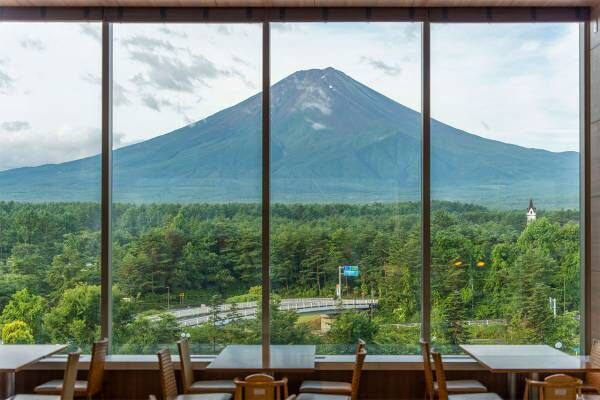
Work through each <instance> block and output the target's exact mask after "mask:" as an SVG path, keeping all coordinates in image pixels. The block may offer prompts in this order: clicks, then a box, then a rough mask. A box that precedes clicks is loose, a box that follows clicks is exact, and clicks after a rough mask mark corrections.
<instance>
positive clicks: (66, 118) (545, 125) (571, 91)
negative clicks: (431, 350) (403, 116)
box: [0, 23, 579, 168]
mask: <svg viewBox="0 0 600 400" xmlns="http://www.w3.org/2000/svg"><path fill="white" fill-rule="evenodd" d="M272 27H273V28H272V47H271V57H272V60H271V61H272V65H271V71H272V76H271V80H272V81H273V82H276V81H278V80H280V79H282V78H283V77H285V76H288V75H290V74H291V73H293V72H295V71H297V70H301V69H310V68H326V67H329V66H331V67H334V68H337V69H339V70H341V71H343V72H345V73H346V74H348V75H349V76H351V77H352V78H354V79H356V80H358V81H360V82H362V83H364V84H366V85H367V86H370V87H372V88H373V89H375V90H377V91H379V92H381V93H383V94H384V95H386V96H388V97H390V98H392V99H394V100H396V101H398V102H400V103H402V104H404V105H406V106H408V107H410V108H412V109H415V110H419V109H420V103H421V94H420V90H421V82H420V76H421V75H420V74H421V71H420V33H419V32H420V25H419V24H418V23H360V24H358V23H328V24H322V23H305V24H300V23H294V24H273V25H272ZM0 36H1V37H2V38H3V55H2V59H0V121H3V123H4V124H6V123H9V124H10V123H12V122H18V121H21V122H24V123H25V124H28V125H27V126H26V125H24V124H22V125H21V127H23V128H26V129H20V130H19V129H15V130H13V131H11V127H12V128H14V127H17V125H14V126H11V125H5V126H4V128H3V129H2V128H0V131H1V134H2V135H3V139H4V138H5V137H6V139H7V140H8V141H6V142H3V145H2V147H1V148H0V158H1V160H2V161H0V168H10V167H16V166H22V165H27V164H30V165H35V164H39V163H46V162H61V161H66V160H70V159H73V158H77V157H81V156H85V155H89V154H92V153H93V152H94V151H96V152H97V151H99V146H97V145H96V144H95V143H94V141H93V138H94V137H95V133H94V132H98V129H99V127H100V99H101V92H100V84H99V83H100V78H99V77H100V74H101V64H100V63H101V51H100V39H101V30H100V24H98V23H93V24H88V23H81V24H72V23H53V24H44V23H2V24H0ZM114 37H115V45H114V60H115V64H114V79H115V80H114V85H115V86H114V91H113V99H114V104H115V106H116V108H115V113H114V127H115V131H116V132H119V135H118V137H117V136H115V140H114V141H115V146H122V145H126V144H130V143H135V142H139V141H142V140H145V139H148V138H150V137H154V136H156V135H160V134H163V133H166V132H169V131H172V130H174V129H176V128H179V127H181V126H183V125H185V124H187V123H190V122H193V121H199V120H202V119H204V118H206V117H208V116H210V115H211V114H213V113H215V112H217V111H220V110H222V109H224V108H226V107H229V106H231V105H233V104H236V103H238V102H240V101H242V100H244V99H246V98H248V97H250V96H251V95H254V94H255V93H256V92H258V91H260V88H261V82H262V78H261V70H262V68H261V39H262V36H261V26H260V25H259V24H238V25H233V24H232V25H227V26H219V25H218V24H217V25H213V24H211V25H198V24H169V25H166V24H116V25H115V26H114ZM90 38H92V39H93V40H90ZM32 49H38V50H40V49H43V50H44V51H31V50H32ZM578 51H579V50H578V26H577V24H496V25H491V24H477V25H476V24H470V25H469V24H454V25H450V24H448V25H442V24H439V25H433V30H432V79H433V81H432V95H433V97H432V112H433V115H434V116H435V117H436V118H438V119H440V120H442V121H443V122H446V123H448V124H450V125H453V126H455V127H457V128H460V129H464V130H466V131H468V132H472V133H475V134H479V135H482V136H485V137H489V138H492V139H497V140H502V141H507V142H511V143H516V144H519V145H523V146H527V147H538V148H546V149H550V150H557V151H558V150H576V149H577V148H578V104H579V101H578V100H579V99H578V87H579V84H578ZM140 55H141V56H140ZM136 77H137V78H136ZM336 89H338V88H336ZM304 100H305V102H304V106H305V107H306V106H308V107H312V108H316V109H318V110H320V111H321V112H322V113H323V114H324V115H327V114H328V113H331V109H330V107H329V105H328V102H327V93H318V92H314V93H313V92H308V94H307V98H306V99H304ZM321 125H322V123H321V122H315V123H314V124H313V128H314V129H317V130H318V129H321V128H322V127H321ZM6 127H8V128H9V129H6ZM434 139H435V138H434ZM21 149H31V151H24V150H21ZM27 157H29V159H28V158H27Z"/></svg>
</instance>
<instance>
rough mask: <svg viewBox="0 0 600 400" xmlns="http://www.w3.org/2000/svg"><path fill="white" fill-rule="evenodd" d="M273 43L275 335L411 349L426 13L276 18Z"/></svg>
mask: <svg viewBox="0 0 600 400" xmlns="http://www.w3.org/2000/svg"><path fill="white" fill-rule="evenodd" d="M271 43H272V45H271V60H272V64H271V79H272V82H273V86H272V89H271V218H272V221H271V286H272V292H271V300H272V303H273V308H272V311H271V342H272V343H274V344H299V343H302V344H317V345H318V348H317V352H318V353H319V354H330V353H347V352H354V344H355V343H356V340H357V339H358V338H359V337H360V338H362V339H364V340H366V341H367V342H368V344H369V350H370V351H371V353H406V352H415V351H416V350H417V346H416V344H417V343H418V338H419V336H420V317H419V314H420V300H419V299H420V288H421V284H420V282H421V278H420V277H421V262H420V259H421V257H420V248H421V241H420V186H421V178H420V176H421V175H420V167H421V164H420V160H421V157H420V155H421V115H420V113H419V108H420V101H421V96H420V76H421V69H420V68H421V67H420V24H418V23H389V24H388V23H373V24H368V23H338V24H323V23H303V24H301V23H298V24H292V23H285V24H283V23H281V24H273V25H272V35H271Z"/></svg>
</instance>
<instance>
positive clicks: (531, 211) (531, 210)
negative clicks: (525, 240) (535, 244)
mask: <svg viewBox="0 0 600 400" xmlns="http://www.w3.org/2000/svg"><path fill="white" fill-rule="evenodd" d="M535 218H536V213H535V207H534V206H533V200H532V199H529V207H527V225H529V224H530V223H531V222H533V221H535Z"/></svg>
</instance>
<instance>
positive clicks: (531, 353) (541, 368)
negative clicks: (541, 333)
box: [460, 345, 600, 373]
mask: <svg viewBox="0 0 600 400" xmlns="http://www.w3.org/2000/svg"><path fill="white" fill-rule="evenodd" d="M460 347H461V348H462V349H463V350H464V351H465V352H466V353H467V354H469V355H470V356H471V357H473V358H474V359H475V360H477V362H478V363H479V364H481V365H483V366H484V367H485V368H487V369H488V370H489V371H490V372H497V373H518V372H523V373H527V372H542V373H543V372H549V373H551V372H565V373H577V372H597V371H600V365H594V364H592V363H591V362H590V361H589V360H588V357H585V356H584V357H579V356H571V355H569V354H566V353H563V352H562V351H560V350H557V349H555V348H552V347H550V346H547V345H460Z"/></svg>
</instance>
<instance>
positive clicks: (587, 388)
mask: <svg viewBox="0 0 600 400" xmlns="http://www.w3.org/2000/svg"><path fill="white" fill-rule="evenodd" d="M581 391H582V392H585V393H598V388H597V387H596V386H594V385H592V384H591V383H585V382H584V383H583V385H581Z"/></svg>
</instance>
